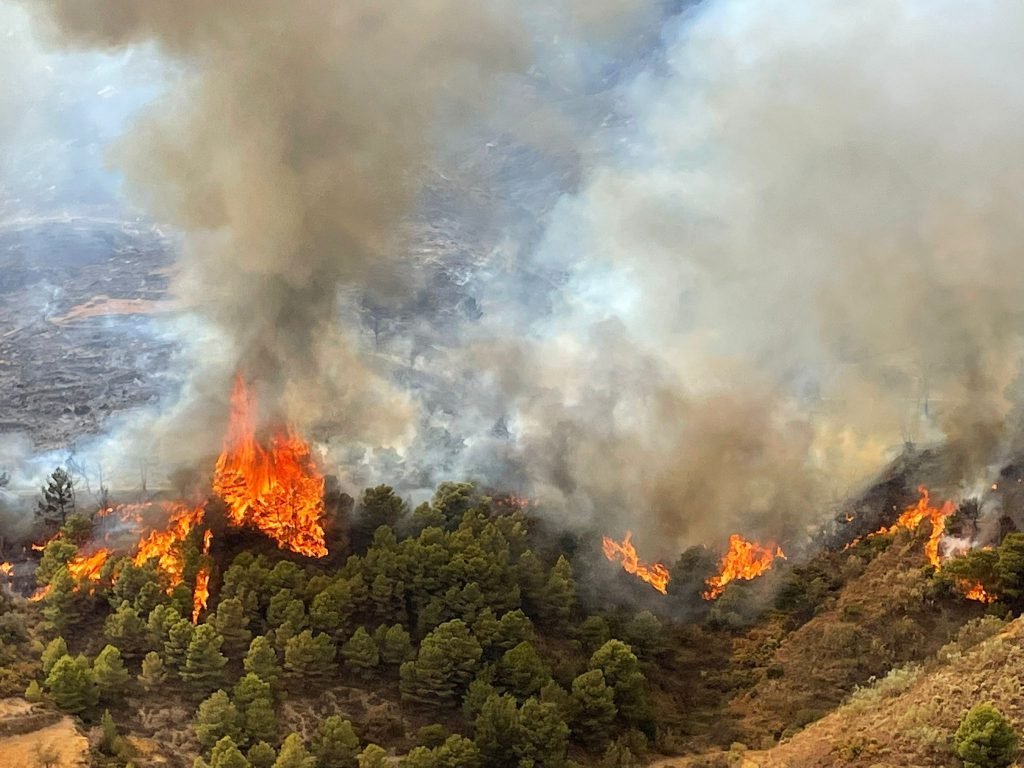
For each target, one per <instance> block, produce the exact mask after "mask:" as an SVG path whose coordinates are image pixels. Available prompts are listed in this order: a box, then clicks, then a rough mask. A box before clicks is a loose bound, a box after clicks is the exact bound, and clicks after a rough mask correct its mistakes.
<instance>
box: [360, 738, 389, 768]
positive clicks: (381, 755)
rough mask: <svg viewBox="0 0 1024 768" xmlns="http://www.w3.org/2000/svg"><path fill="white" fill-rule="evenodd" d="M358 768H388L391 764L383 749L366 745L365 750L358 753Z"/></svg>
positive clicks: (374, 745) (373, 745)
mask: <svg viewBox="0 0 1024 768" xmlns="http://www.w3.org/2000/svg"><path fill="white" fill-rule="evenodd" d="M358 760H359V768H388V766H390V765H391V763H390V762H389V761H388V753H387V752H386V751H385V750H384V748H383V747H380V746H378V745H376V744H367V745H366V748H365V749H364V750H363V751H362V752H360V753H359V758H358Z"/></svg>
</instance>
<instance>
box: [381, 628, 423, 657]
mask: <svg viewBox="0 0 1024 768" xmlns="http://www.w3.org/2000/svg"><path fill="white" fill-rule="evenodd" d="M415 655H416V651H415V649H414V648H413V647H412V638H411V637H410V636H409V632H408V631H407V630H406V628H405V627H403V626H402V625H401V624H394V625H392V626H390V627H388V628H387V630H386V631H385V632H384V633H383V636H382V638H381V640H380V659H381V661H382V662H384V663H385V664H392V665H395V666H398V665H400V664H403V663H405V662H406V661H409V660H410V659H412V658H413V657H415Z"/></svg>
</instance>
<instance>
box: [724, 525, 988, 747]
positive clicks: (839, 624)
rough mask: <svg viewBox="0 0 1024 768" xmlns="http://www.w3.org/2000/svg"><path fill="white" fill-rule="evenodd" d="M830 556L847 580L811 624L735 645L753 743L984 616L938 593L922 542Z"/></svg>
mask: <svg viewBox="0 0 1024 768" xmlns="http://www.w3.org/2000/svg"><path fill="white" fill-rule="evenodd" d="M830 557H831V558H832V559H833V561H834V564H835V567H837V568H841V569H842V570H843V572H844V574H845V576H846V578H845V580H846V584H845V586H844V587H843V589H842V590H841V591H840V592H839V593H838V595H837V596H834V597H832V598H829V600H828V601H827V602H826V603H824V604H823V605H822V606H821V607H819V610H818V613H817V615H816V616H814V618H812V619H811V620H810V621H808V622H806V623H805V624H803V625H802V626H800V627H799V628H797V629H795V630H793V631H791V632H788V633H786V632H785V631H784V628H783V627H782V626H781V623H780V624H777V625H776V631H774V632H773V631H772V629H771V625H770V624H766V625H762V626H760V627H758V628H756V629H755V630H754V631H753V632H751V633H749V634H748V635H747V636H746V637H745V638H741V639H739V640H737V642H736V644H735V648H736V651H735V660H736V663H737V664H739V665H742V664H743V663H744V659H745V658H755V659H756V660H757V661H756V664H757V668H756V670H755V676H754V684H753V686H752V687H750V688H748V689H747V690H746V692H744V693H742V694H740V695H738V696H737V697H736V698H735V699H734V700H733V702H732V704H731V710H732V712H733V713H734V714H735V716H736V717H737V718H738V720H739V722H738V725H739V728H740V730H741V731H742V734H743V740H744V741H745V743H747V744H748V745H750V746H762V745H765V744H766V743H768V742H770V740H772V739H774V738H778V737H779V736H783V735H790V734H792V733H794V732H796V730H798V729H799V728H801V727H803V726H804V725H807V724H808V723H809V722H812V721H813V720H816V719H817V718H819V717H821V716H822V715H824V714H826V713H827V712H828V711H830V710H832V709H834V708H835V707H836V706H837V705H838V704H839V703H840V702H842V701H843V699H844V698H845V697H846V696H847V695H848V694H849V693H850V691H852V690H853V688H854V687H855V686H857V685H863V684H865V683H867V682H868V681H869V680H870V679H871V678H872V677H880V676H882V675H884V674H885V673H886V672H888V670H890V669H891V668H892V667H893V666H896V665H898V664H904V663H906V662H910V661H920V660H923V659H925V658H927V657H929V656H931V655H932V654H934V653H935V652H936V651H937V650H938V649H939V648H940V647H941V646H942V645H943V644H945V643H946V642H948V641H949V639H950V638H951V637H952V636H954V635H955V634H956V632H957V630H958V629H959V627H960V626H961V625H962V624H963V623H964V622H965V621H967V620H969V619H970V618H972V617H974V616H978V615H980V614H981V613H982V612H983V609H982V607H981V606H980V605H977V604H974V603H968V602H966V601H963V600H960V599H958V598H949V597H946V598H938V597H936V596H935V593H934V590H933V589H932V587H931V579H930V577H929V575H928V573H927V569H925V568H923V567H922V565H923V563H924V555H923V552H922V547H921V537H920V536H918V537H916V538H915V537H911V536H910V535H909V534H898V535H897V537H896V539H895V540H894V541H893V543H892V545H891V546H890V547H889V548H888V549H887V550H886V551H884V552H882V553H881V554H879V555H877V556H876V557H875V558H874V559H873V560H870V562H865V555H864V554H863V553H862V554H861V555H858V554H857V553H855V552H851V553H847V554H834V555H831V556H830Z"/></svg>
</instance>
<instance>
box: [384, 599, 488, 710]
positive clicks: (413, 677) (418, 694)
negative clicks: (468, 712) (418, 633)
mask: <svg viewBox="0 0 1024 768" xmlns="http://www.w3.org/2000/svg"><path fill="white" fill-rule="evenodd" d="M481 655H482V651H481V649H480V644H479V643H478V642H477V641H476V638H474V637H473V636H472V635H471V634H470V632H469V629H468V628H467V627H466V624H465V622H463V621H461V620H460V619H455V620H453V621H449V622H445V623H444V624H442V625H440V626H439V627H437V629H435V630H434V631H433V632H431V633H430V634H429V635H427V636H426V637H425V638H423V642H422V643H421V644H420V650H419V653H418V654H417V656H416V660H415V661H409V662H406V663H405V664H403V665H402V668H401V690H402V698H403V699H406V700H408V701H416V702H420V703H424V704H434V705H438V706H447V707H450V706H454V705H455V704H456V703H457V702H458V701H459V699H460V698H461V697H462V694H463V692H464V691H465V689H466V688H467V686H468V685H469V683H470V681H471V680H472V679H473V677H474V676H475V675H476V672H477V670H478V668H479V664H480V657H481Z"/></svg>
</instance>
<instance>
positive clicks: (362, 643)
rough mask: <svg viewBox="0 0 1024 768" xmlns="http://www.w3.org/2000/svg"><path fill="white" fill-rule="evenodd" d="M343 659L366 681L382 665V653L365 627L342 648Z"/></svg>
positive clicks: (360, 628)
mask: <svg viewBox="0 0 1024 768" xmlns="http://www.w3.org/2000/svg"><path fill="white" fill-rule="evenodd" d="M341 657H342V658H343V659H344V660H345V664H346V665H348V666H349V667H350V668H351V669H352V670H353V671H354V672H355V673H356V674H357V675H359V676H360V677H362V678H364V679H368V678H370V677H372V676H373V673H374V671H375V670H376V669H377V667H378V666H379V665H380V653H379V651H378V650H377V644H376V643H375V642H373V638H372V637H370V633H369V632H367V631H366V628H365V627H359V629H357V630H356V632H355V634H354V635H352V637H350V638H349V640H348V642H346V643H345V644H344V645H343V646H342V647H341Z"/></svg>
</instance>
